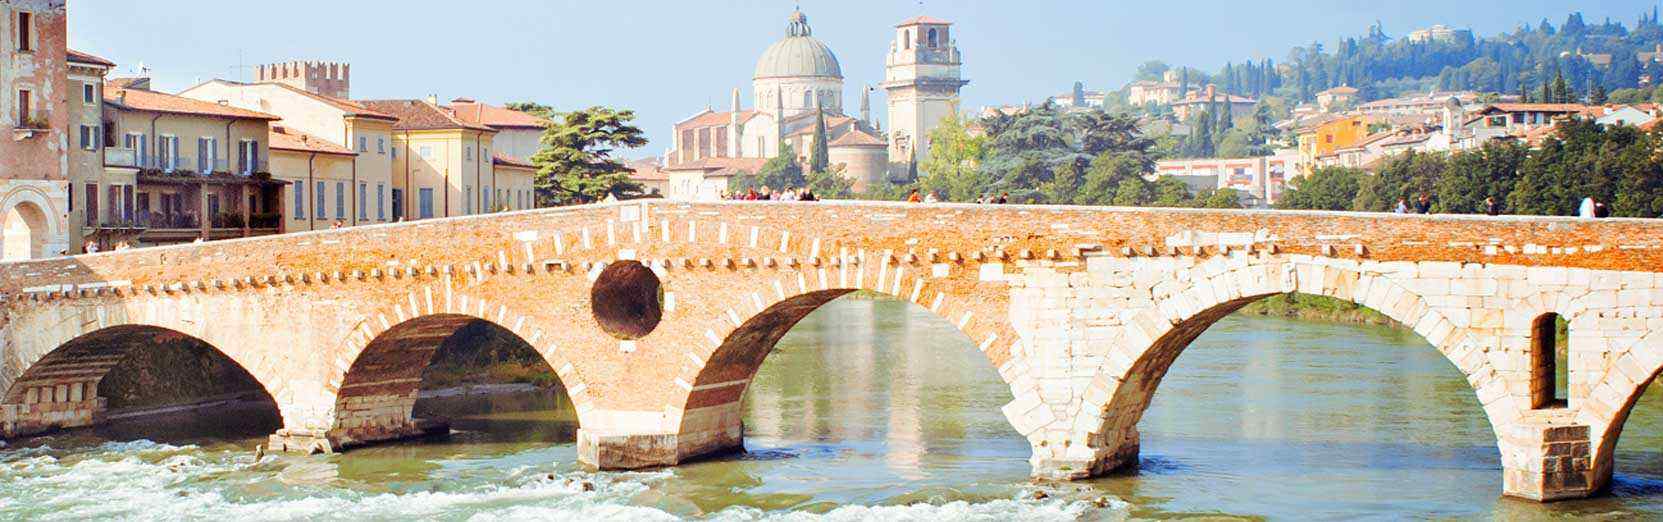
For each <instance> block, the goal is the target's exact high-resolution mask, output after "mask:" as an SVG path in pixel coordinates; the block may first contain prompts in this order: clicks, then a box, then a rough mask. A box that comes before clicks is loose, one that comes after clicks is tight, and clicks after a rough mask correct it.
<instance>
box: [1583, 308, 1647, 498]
mask: <svg viewBox="0 0 1663 522" xmlns="http://www.w3.org/2000/svg"><path fill="white" fill-rule="evenodd" d="M1659 375H1663V330H1655V329H1654V330H1651V331H1650V332H1649V333H1647V334H1645V335H1643V336H1640V337H1638V338H1637V339H1635V340H1634V342H1633V344H1630V345H1629V346H1627V347H1625V348H1623V349H1622V350H1621V351H1620V352H1619V353H1618V355H1617V356H1616V357H1615V358H1614V359H1613V360H1612V362H1611V364H1610V367H1609V368H1607V369H1606V370H1605V372H1604V373H1603V375H1601V376H1600V378H1599V379H1598V381H1596V382H1595V383H1594V384H1593V386H1591V390H1590V391H1589V396H1590V398H1589V400H1587V401H1584V402H1583V403H1582V404H1581V405H1579V408H1578V410H1577V416H1578V421H1580V422H1581V423H1582V424H1583V425H1586V426H1589V427H1590V430H1591V433H1590V434H1589V435H1590V437H1592V441H1591V443H1592V444H1591V445H1592V446H1593V447H1592V455H1591V459H1590V463H1589V465H1590V467H1591V468H1592V471H1593V473H1592V475H1593V478H1594V480H1595V482H1596V486H1598V487H1603V486H1604V485H1605V484H1608V483H1609V481H1610V479H1611V475H1612V473H1614V472H1615V471H1616V469H1615V464H1616V458H1615V457H1616V452H1617V442H1618V440H1620V439H1621V438H1622V434H1623V428H1624V427H1625V425H1626V424H1627V423H1628V418H1629V415H1630V414H1632V413H1633V412H1634V407H1635V406H1636V405H1638V404H1639V403H1640V398H1641V397H1643V396H1645V394H1646V389H1647V388H1650V387H1651V385H1652V384H1653V383H1656V382H1657V378H1658V376H1659ZM1596 489H1597V487H1596Z"/></svg>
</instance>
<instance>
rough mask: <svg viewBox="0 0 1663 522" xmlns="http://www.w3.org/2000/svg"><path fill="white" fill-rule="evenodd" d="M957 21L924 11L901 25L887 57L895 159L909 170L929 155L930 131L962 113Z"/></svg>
mask: <svg viewBox="0 0 1663 522" xmlns="http://www.w3.org/2000/svg"><path fill="white" fill-rule="evenodd" d="M952 25H953V24H952V23H951V22H948V21H946V20H941V19H939V18H931V17H928V16H919V17H915V18H912V19H909V20H907V21H905V22H901V23H900V25H896V26H895V41H894V42H892V43H891V44H890V45H889V57H888V58H887V59H885V60H884V65H885V70H884V82H883V88H884V90H885V91H886V92H887V93H888V95H889V96H888V97H889V138H888V139H889V161H890V163H891V164H893V165H894V166H895V168H897V169H900V170H901V171H902V172H905V170H906V169H907V166H908V165H909V164H912V163H914V162H917V161H921V160H923V158H925V157H926V156H928V155H929V151H930V142H929V134H930V131H932V130H934V129H935V127H936V126H937V125H939V124H940V123H941V120H942V118H947V117H950V116H953V115H954V114H956V113H957V112H958V96H959V89H960V88H962V87H964V85H965V84H967V83H970V82H969V81H967V80H965V79H963V78H962V77H960V74H959V69H960V66H961V65H963V62H962V59H961V57H960V56H959V48H958V44H957V42H955V41H954V40H953V37H952Z"/></svg>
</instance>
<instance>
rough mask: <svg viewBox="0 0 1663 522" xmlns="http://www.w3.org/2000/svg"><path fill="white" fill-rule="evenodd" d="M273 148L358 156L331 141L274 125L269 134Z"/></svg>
mask: <svg viewBox="0 0 1663 522" xmlns="http://www.w3.org/2000/svg"><path fill="white" fill-rule="evenodd" d="M268 136H270V140H271V148H272V149H276V150H293V151H300V152H317V153H321V154H336V155H341V156H357V155H358V154H357V153H355V152H352V150H350V149H347V148H346V147H342V146H340V145H337V144H335V143H334V142H331V141H329V140H326V139H323V138H319V137H317V136H313V135H311V134H307V133H304V132H301V131H298V130H295V129H291V128H288V127H283V126H281V125H272V126H271V132H270V133H269V134H268Z"/></svg>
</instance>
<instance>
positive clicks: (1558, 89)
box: [1553, 70, 1574, 103]
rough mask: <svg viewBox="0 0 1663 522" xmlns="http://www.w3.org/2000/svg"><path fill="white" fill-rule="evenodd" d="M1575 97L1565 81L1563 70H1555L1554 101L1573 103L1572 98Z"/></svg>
mask: <svg viewBox="0 0 1663 522" xmlns="http://www.w3.org/2000/svg"><path fill="white" fill-rule="evenodd" d="M1573 97H1574V95H1573V94H1572V93H1571V88H1570V86H1569V85H1567V84H1566V83H1565V73H1564V72H1563V71H1557V70H1556V71H1554V76H1553V103H1571V98H1573Z"/></svg>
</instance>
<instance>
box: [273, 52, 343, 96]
mask: <svg viewBox="0 0 1663 522" xmlns="http://www.w3.org/2000/svg"><path fill="white" fill-rule="evenodd" d="M254 81H255V82H256V83H281V84H285V85H288V86H290V87H294V88H297V89H301V90H304V91H306V92H310V93H312V94H321V95H324V96H328V97H331V98H340V99H343V100H345V99H351V94H352V64H348V63H341V62H302V61H290V62H283V63H274V64H267V65H258V66H255V67H254Z"/></svg>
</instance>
